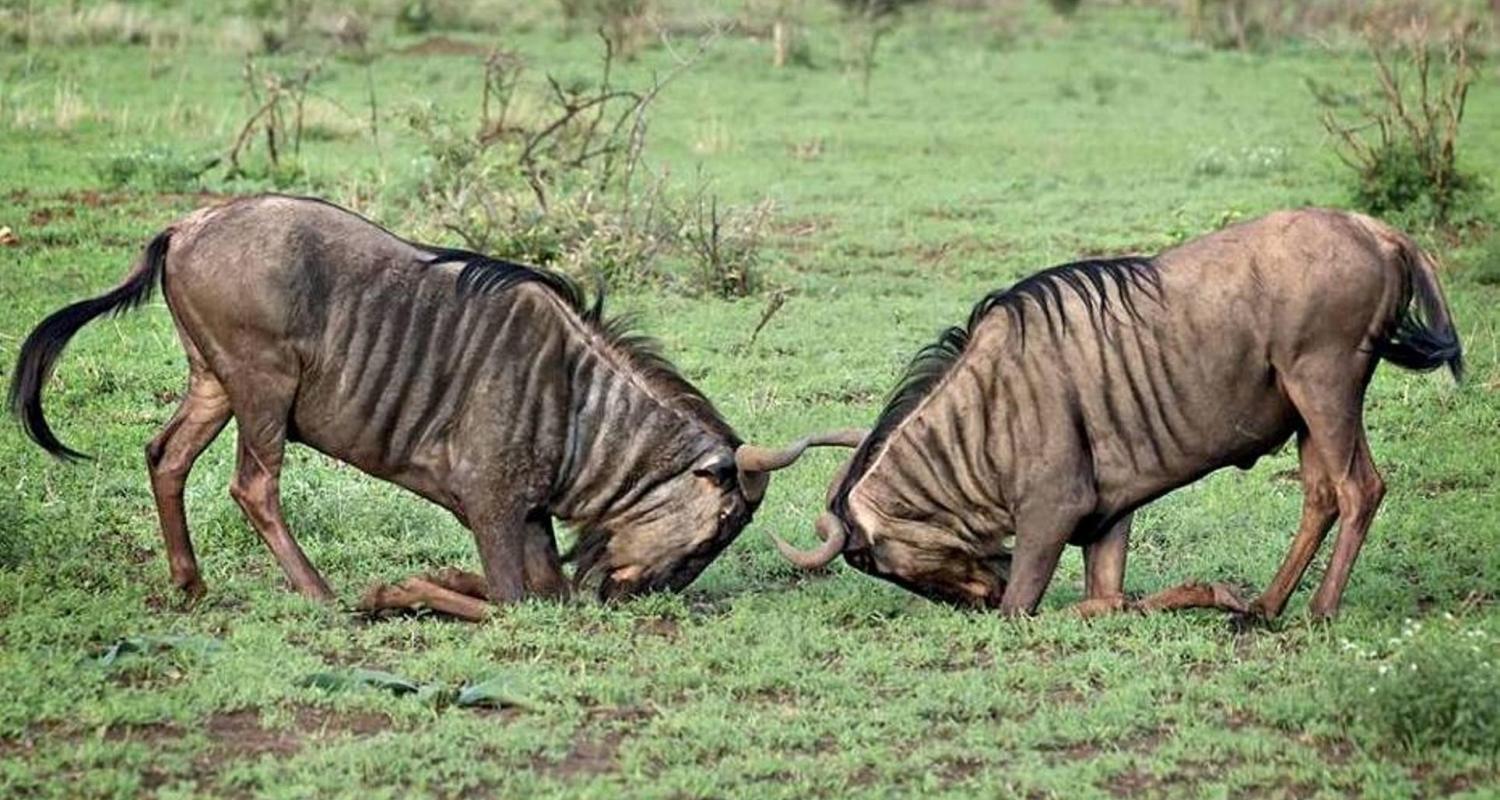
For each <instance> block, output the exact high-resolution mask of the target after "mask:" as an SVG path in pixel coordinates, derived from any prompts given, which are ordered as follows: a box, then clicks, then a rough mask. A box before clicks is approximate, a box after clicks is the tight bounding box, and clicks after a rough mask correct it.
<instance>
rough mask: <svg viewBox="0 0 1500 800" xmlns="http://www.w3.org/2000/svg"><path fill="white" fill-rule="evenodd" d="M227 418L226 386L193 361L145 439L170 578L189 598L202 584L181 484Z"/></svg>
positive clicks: (198, 594) (200, 591)
mask: <svg viewBox="0 0 1500 800" xmlns="http://www.w3.org/2000/svg"><path fill="white" fill-rule="evenodd" d="M190 363H192V362H191V357H190ZM228 420H229V396H228V395H226V394H225V393H224V387H223V386H222V385H221V384H220V383H219V380H218V378H216V377H214V375H213V373H211V372H209V371H208V369H207V368H206V367H204V366H201V364H193V365H192V371H191V373H190V374H189V376H188V389H187V395H186V396H185V397H183V398H182V402H181V404H179V405H178V406H177V411H176V412H175V413H173V414H172V418H171V419H170V420H168V421H167V424H166V425H165V426H164V427H163V428H162V429H161V432H160V433H158V434H157V435H156V437H155V438H153V439H152V440H151V442H150V443H149V444H147V445H146V469H147V470H148V471H149V472H150V474H151V494H152V496H153V497H154V498H155V499H156V514H157V517H158V519H159V520H160V522H161V533H162V539H163V540H164V541H165V543H166V548H167V565H168V568H169V569H170V570H171V574H172V583H173V584H174V585H176V586H177V588H178V589H181V590H182V591H183V592H184V593H185V594H186V595H187V596H188V597H189V598H197V597H199V596H201V595H202V594H203V591H204V587H203V580H202V578H201V577H199V574H198V559H197V558H196V557H195V556H194V555H193V542H192V539H191V538H190V537H189V536H188V527H187V515H186V513H185V512H184V510H183V499H182V493H183V487H184V486H186V484H187V477H188V473H189V471H191V470H192V468H193V462H194V461H196V460H197V459H198V456H199V455H200V454H202V453H203V450H204V448H206V447H208V445H209V443H210V442H212V441H213V440H214V437H216V436H218V435H219V431H222V430H223V429H224V424H225V423H226V422H228Z"/></svg>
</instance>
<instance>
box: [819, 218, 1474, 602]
mask: <svg viewBox="0 0 1500 800" xmlns="http://www.w3.org/2000/svg"><path fill="white" fill-rule="evenodd" d="M1002 312H1003V313H1002ZM936 348H937V349H938V350H937V353H936V355H934V351H933V350H931V349H930V350H929V351H927V352H926V354H925V355H924V358H925V359H926V361H923V360H922V359H919V361H918V362H917V365H916V366H915V367H914V374H915V377H914V378H913V379H911V381H912V383H913V384H914V385H915V387H916V389H915V390H914V391H913V390H908V391H907V392H905V393H904V395H901V396H898V397H897V399H896V400H895V401H894V402H893V404H892V407H891V408H890V409H888V411H887V413H886V414H884V415H883V416H882V418H881V420H880V421H879V423H878V424H877V426H876V428H875V432H874V433H873V434H872V435H871V436H870V437H869V438H868V439H867V440H866V442H865V443H864V445H863V446H862V447H861V448H860V450H859V451H857V452H856V454H855V456H854V458H853V459H852V460H851V463H850V465H849V469H848V472H847V475H845V476H844V477H842V478H841V479H840V480H839V481H837V482H836V485H835V486H834V487H833V489H832V491H831V500H830V503H829V509H830V512H829V513H830V515H831V517H832V519H831V520H830V522H833V523H835V524H833V526H832V527H833V528H834V529H835V533H836V534H837V536H842V537H847V542H846V543H845V544H844V545H843V546H842V548H841V549H842V552H843V555H844V556H845V558H846V560H847V561H848V562H849V563H850V564H852V565H853V566H855V567H856V568H858V569H861V570H863V571H866V572H869V573H870V574H873V575H876V576H879V577H883V578H886V579H889V580H892V581H894V582H896V583H898V584H900V585H902V586H906V587H908V588H910V589H912V590H914V591H917V592H920V593H922V594H924V595H926V596H928V597H932V598H934V599H940V600H946V601H951V602H956V603H960V604H964V605H977V606H990V607H998V608H1000V609H1001V610H1003V611H1005V612H1008V613H1030V612H1032V611H1034V610H1035V608H1036V605H1037V603H1038V601H1039V600H1040V599H1041V597H1042V594H1043V592H1044V591H1045V589H1046V587H1047V584H1048V583H1049V582H1050V580H1051V577H1052V573H1053V571H1054V570H1055V568H1056V564H1057V560H1058V557H1059V556H1060V554H1061V553H1062V550H1063V547H1064V546H1065V545H1067V544H1069V543H1072V544H1076V545H1080V546H1083V547H1084V548H1085V556H1086V563H1087V572H1088V595H1089V599H1090V601H1091V606H1090V608H1092V609H1094V610H1098V609H1103V608H1118V607H1123V606H1124V605H1125V604H1124V602H1123V597H1124V585H1123V584H1124V566H1125V547H1126V540H1127V538H1128V531H1129V519H1130V514H1131V512H1132V511H1134V510H1135V509H1136V508H1139V507H1140V506H1141V505H1143V504H1145V503H1148V502H1150V501H1151V500H1153V499H1155V498H1156V497H1159V496H1161V495H1162V494H1164V493H1166V492H1169V491H1171V490H1173V489H1175V488H1177V487H1180V486H1182V485H1184V484H1187V483H1191V482H1192V481H1195V480H1197V479H1198V478H1200V477H1202V476H1204V475H1206V474H1208V473H1209V472H1212V471H1214V470H1216V469H1219V468H1222V467H1225V466H1230V465H1236V466H1241V467H1248V466H1249V465H1251V464H1253V463H1254V461H1255V460H1256V459H1257V458H1258V457H1260V456H1261V455H1264V454H1265V453H1268V452H1270V451H1272V450H1274V449H1275V448H1277V447H1279V446H1280V445H1281V444H1282V443H1283V442H1284V441H1286V440H1287V439H1288V438H1289V437H1291V436H1293V435H1294V434H1295V435H1296V437H1297V440H1298V449H1299V453H1300V456H1301V462H1302V477H1303V484H1304V487H1305V490H1306V501H1305V506H1304V508H1305V510H1304V514H1303V521H1302V526H1301V528H1300V529H1299V532H1298V534H1297V536H1296V538H1295V540H1294V541H1293V544H1292V550H1291V552H1290V553H1289V554H1288V556H1287V559H1286V563H1285V564H1283V565H1282V568H1281V570H1280V571H1278V573H1277V575H1276V578H1275V579H1274V580H1273V581H1272V583H1271V586H1270V587H1269V588H1268V589H1267V590H1266V592H1265V593H1264V594H1263V595H1262V596H1261V598H1260V599H1259V600H1258V601H1256V603H1255V604H1254V606H1253V607H1254V610H1256V611H1257V612H1259V613H1261V614H1263V615H1265V616H1275V615H1276V614H1278V613H1280V612H1281V610H1282V608H1283V607H1284V605H1285V603H1286V600H1287V597H1288V595H1289V594H1290V593H1291V591H1292V589H1293V588H1294V587H1295V585H1296V584H1297V582H1298V581H1299V580H1300V579H1301V576H1302V574H1303V572H1304V570H1306V569H1307V566H1308V563H1309V562H1310V561H1311V559H1312V556H1313V554H1314V553H1315V552H1316V551H1317V549H1318V546H1319V545H1320V544H1321V542H1322V539H1323V537H1324V535H1325V534H1326V532H1327V531H1328V529H1329V527H1330V526H1331V525H1332V523H1333V522H1334V521H1335V520H1336V519H1341V520H1342V521H1343V523H1342V527H1341V531H1340V533H1339V536H1338V540H1337V543H1336V545H1335V548H1334V554H1333V558H1332V560H1331V562H1330V566H1329V569H1328V572H1327V574H1326V575H1325V576H1324V578H1323V582H1322V585H1321V586H1320V587H1319V589H1318V591H1317V593H1316V595H1315V596H1314V598H1313V601H1312V609H1313V611H1314V612H1315V613H1316V614H1319V615H1331V614H1333V613H1334V612H1335V611H1336V610H1337V607H1338V603H1339V599H1340V597H1341V595H1342V593H1343V590H1344V586H1345V584H1346V582H1347V580H1348V576H1349V571H1350V569H1351V567H1352V565H1353V562H1354V559H1355V556H1356V555H1357V554H1358V551H1359V547H1360V544H1361V543H1362V542H1363V540H1364V537H1365V533H1366V531H1367V529H1368V527H1369V524H1370V520H1371V518H1372V517H1373V515H1374V513H1375V509H1376V507H1377V506H1378V504H1379V502H1380V499H1381V497H1382V495H1383V494H1384V484H1383V482H1382V481H1381V479H1380V476H1379V474H1378V473H1377V472H1376V470H1375V466H1374V464H1373V462H1372V461H1371V459H1370V451H1369V447H1368V445H1367V444H1366V441H1365V434H1364V427H1363V423H1362V420H1361V415H1362V405H1363V399H1364V393H1365V388H1366V386H1367V385H1368V383H1369V381H1370V377H1371V375H1372V374H1373V371H1374V369H1375V365H1376V363H1377V360H1378V359H1379V358H1381V357H1385V358H1386V359H1388V360H1392V361H1394V362H1396V363H1398V364H1401V365H1403V366H1408V367H1413V368H1419V369H1426V368H1432V367H1436V366H1439V365H1441V364H1447V365H1448V366H1449V367H1450V368H1451V369H1453V370H1454V372H1455V375H1457V374H1458V372H1459V369H1460V367H1461V354H1460V349H1459V345H1458V340H1457V337H1456V335H1455V334H1454V333H1453V328H1452V324H1451V320H1450V319H1449V314H1448V310H1447V306H1446V303H1445V302H1444V300H1443V298H1442V294H1441V290H1440V289H1439V288H1438V285H1437V281H1436V276H1435V274H1434V271H1433V267H1432V263H1431V261H1430V260H1429V259H1428V258H1427V257H1426V256H1425V255H1423V254H1422V253H1421V252H1420V251H1419V250H1418V249H1417V248H1416V247H1415V245H1413V244H1412V242H1411V241H1410V240H1409V239H1407V238H1406V237H1405V236H1403V235H1401V234H1400V233H1397V232H1396V231H1394V230H1392V229H1390V228H1388V227H1386V226H1385V225H1383V224H1381V223H1379V222H1377V221H1375V220H1373V219H1370V218H1368V217H1364V216H1361V215H1357V214H1348V213H1343V212H1337V211H1324V210H1305V211H1292V212H1281V213H1276V214H1272V215H1270V216H1268V217H1265V218H1263V219H1259V220H1255V221H1252V222H1248V223H1244V224H1240V225H1236V226H1233V227H1230V228H1227V229H1224V230H1222V231H1219V232H1217V233H1213V234H1210V235H1208V236H1204V237H1202V238H1200V239H1196V240H1193V241H1190V242H1188V243H1186V244H1184V245H1182V246H1180V247H1177V248H1175V249H1173V250H1170V251H1167V252H1166V253H1163V254H1161V255H1160V256H1158V257H1157V258H1155V259H1153V260H1151V261H1149V262H1145V261H1140V262H1137V261H1122V262H1091V263H1086V264H1080V265H1073V266H1070V267H1061V268H1058V269H1056V270H1051V271H1049V272H1048V273H1043V274H1042V275H1040V276H1038V277H1037V278H1033V279H1031V280H1029V281H1024V282H1022V283H1021V284H1018V285H1017V286H1016V287H1014V288H1013V289H1011V290H1009V291H1007V292H1001V293H997V294H996V295H992V296H991V297H990V298H987V299H986V302H985V303H982V304H981V305H980V306H979V307H978V308H976V312H975V315H974V316H973V317H972V318H971V322H970V325H969V326H968V328H967V330H964V329H955V331H953V332H950V333H949V334H947V335H945V339H944V341H943V342H940V343H939V345H937V346H936ZM934 363H935V364H936V366H934ZM825 527H826V526H825ZM1012 536H1013V537H1014V546H1013V547H1010V546H1007V544H1006V541H1007V539H1008V538H1010V537H1012ZM836 540H837V538H836V537H832V538H830V539H829V541H830V542H834V541H836ZM1223 588H1224V587H1196V588H1195V587H1194V586H1192V585H1190V586H1189V587H1184V588H1183V589H1180V590H1176V591H1174V592H1173V593H1172V594H1170V595H1169V596H1167V597H1165V598H1163V599H1161V601H1160V602H1159V603H1147V604H1146V606H1145V607H1148V608H1160V607H1180V606H1187V605H1204V604H1210V605H1217V606H1219V607H1223V608H1235V607H1236V606H1237V604H1238V601H1237V600H1236V599H1234V598H1233V597H1232V594H1231V593H1226V592H1225V591H1220V590H1221V589H1223Z"/></svg>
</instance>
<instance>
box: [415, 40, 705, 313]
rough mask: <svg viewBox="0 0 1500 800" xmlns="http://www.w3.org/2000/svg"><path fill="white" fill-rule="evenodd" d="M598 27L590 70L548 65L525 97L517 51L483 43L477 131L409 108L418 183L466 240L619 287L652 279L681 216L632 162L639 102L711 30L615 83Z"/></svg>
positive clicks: (665, 191)
mask: <svg viewBox="0 0 1500 800" xmlns="http://www.w3.org/2000/svg"><path fill="white" fill-rule="evenodd" d="M601 38H602V39H603V42H604V56H603V60H602V62H601V66H600V74H599V77H598V79H597V80H595V81H589V82H573V83H564V82H562V81H560V80H558V79H557V78H555V77H553V76H550V75H549V76H546V78H545V87H546V88H545V93H544V94H543V95H541V97H540V98H539V99H536V98H531V97H526V96H523V95H525V93H524V92H523V91H522V87H523V84H522V81H521V76H522V73H523V70H524V68H525V66H524V64H523V63H522V62H521V60H520V59H519V58H517V57H515V56H513V55H510V54H504V53H498V52H497V53H495V54H493V55H492V56H491V57H490V58H489V59H487V60H486V62H485V67H484V78H483V80H484V87H483V89H482V91H481V100H480V109H479V117H480V124H479V129H478V134H477V135H475V133H473V130H474V129H473V128H469V127H468V126H467V125H463V124H462V123H459V122H456V121H455V120H454V119H452V118H451V117H445V116H443V115H441V114H438V113H436V112H433V111H431V110H430V109H428V110H419V111H418V112H416V113H414V114H413V115H412V118H411V124H412V127H413V129H414V130H415V131H416V132H417V134H418V136H419V138H420V139H421V140H422V141H423V143H424V145H425V148H426V151H427V154H428V159H429V162H430V163H429V165H428V169H427V173H426V177H425V178H424V179H423V182H422V186H421V189H420V194H421V197H422V199H423V201H424V203H425V204H426V205H428V206H430V207H431V208H432V209H435V211H436V214H437V218H438V220H439V224H441V226H442V227H443V228H445V229H446V230H448V231H449V232H451V233H453V234H454V235H457V236H458V237H459V238H461V239H462V240H463V241H464V243H465V245H466V246H468V247H470V248H472V249H475V250H481V251H484V252H489V253H495V254H497V255H500V256H505V257H509V258H515V259H518V260H522V261H527V262H529V263H535V264H541V265H544V266H550V267H553V268H557V269H561V270H563V271H566V272H570V273H573V274H574V275H577V276H586V275H589V274H591V273H592V274H598V275H601V276H602V277H603V278H604V280H605V281H606V282H607V283H610V284H613V285H617V286H618V285H628V284H637V283H641V282H645V281H655V280H657V279H659V278H660V277H661V276H660V274H659V271H658V270H657V267H656V262H657V258H658V256H659V255H660V254H662V253H663V252H664V251H666V250H669V249H674V248H678V247H680V246H681V244H682V242H683V240H684V234H683V230H684V227H685V226H684V225H683V224H681V221H680V212H679V211H678V210H676V208H675V204H674V202H673V200H672V197H671V192H670V187H669V185H668V179H667V177H666V176H665V175H652V174H650V173H649V172H648V171H647V170H646V169H645V167H644V165H643V163H642V153H643V151H644V148H645V145H646V135H647V127H648V122H649V116H650V115H649V110H650V108H651V106H652V104H653V103H654V102H655V100H656V98H657V96H658V95H659V94H660V92H661V91H662V90H663V89H664V88H665V87H666V86H667V85H668V84H669V83H670V82H671V81H672V80H673V79H674V78H675V77H676V76H677V75H679V74H680V73H681V72H682V71H684V70H686V69H688V68H689V67H690V66H691V65H692V64H693V63H694V62H696V60H697V59H698V57H699V56H701V54H702V53H703V52H704V50H705V49H706V48H707V47H708V46H709V45H710V43H711V42H712V41H713V37H708V38H705V39H704V40H702V41H700V43H699V48H698V50H697V51H696V52H695V53H694V54H692V55H689V56H686V57H683V58H681V59H680V61H679V63H678V65H677V66H676V68H675V69H673V70H672V71H671V72H669V73H667V74H665V75H661V76H656V77H654V78H653V79H652V81H651V83H650V84H649V85H648V86H647V87H645V88H643V89H634V88H629V87H626V86H623V85H621V84H619V83H618V82H617V79H616V76H615V71H614V61H615V58H616V54H617V53H616V50H615V47H614V44H613V41H612V40H611V39H610V38H609V37H608V36H607V35H602V36H601ZM528 100H533V101H534V102H533V103H530V104H529V103H528V102H527V101H528ZM722 235H723V231H722V229H721V230H720V236H721V237H722ZM720 245H721V246H722V245H723V241H722V238H721V240H720ZM724 252H725V253H726V255H727V250H726V251H724Z"/></svg>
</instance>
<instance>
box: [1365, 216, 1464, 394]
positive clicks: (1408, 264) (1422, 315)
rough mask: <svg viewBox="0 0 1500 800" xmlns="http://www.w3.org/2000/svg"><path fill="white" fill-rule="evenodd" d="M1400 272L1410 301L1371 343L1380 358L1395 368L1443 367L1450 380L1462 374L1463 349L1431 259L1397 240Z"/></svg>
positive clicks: (1419, 250) (1412, 246) (1409, 244)
mask: <svg viewBox="0 0 1500 800" xmlns="http://www.w3.org/2000/svg"><path fill="white" fill-rule="evenodd" d="M1401 258H1402V261H1403V262H1404V263H1403V264H1402V267H1403V271H1404V272H1405V273H1406V280H1407V282H1408V284H1407V285H1408V287H1409V293H1408V294H1409V297H1410V301H1409V302H1407V303H1406V305H1405V306H1403V307H1402V308H1401V310H1400V311H1399V312H1398V313H1397V315H1396V318H1395V319H1394V320H1393V321H1392V323H1391V327H1390V329H1389V332H1388V333H1387V334H1386V336H1384V337H1382V338H1381V339H1379V340H1378V341H1376V343H1375V352H1376V353H1378V354H1379V355H1380V357H1381V358H1383V359H1385V360H1386V361H1389V362H1391V363H1392V364H1395V365H1397V366H1399V367H1405V368H1407V369H1415V370H1423V371H1426V370H1433V369H1437V368H1438V367H1441V366H1444V365H1447V367H1448V370H1449V371H1450V372H1452V373H1453V379H1454V380H1461V379H1462V378H1463V374H1464V348H1463V345H1462V344H1461V343H1460V342H1459V341H1458V331H1456V330H1454V328H1453V314H1452V312H1451V311H1450V310H1449V308H1448V301H1447V300H1446V299H1445V298H1444V297H1443V288H1442V286H1440V285H1439V284H1438V278H1437V266H1436V265H1435V264H1434V263H1433V261H1432V258H1431V257H1429V256H1428V255H1427V254H1426V253H1424V252H1422V250H1421V248H1419V247H1417V245H1416V244H1415V243H1414V242H1412V241H1411V240H1410V239H1407V238H1406V237H1404V236H1403V237H1401Z"/></svg>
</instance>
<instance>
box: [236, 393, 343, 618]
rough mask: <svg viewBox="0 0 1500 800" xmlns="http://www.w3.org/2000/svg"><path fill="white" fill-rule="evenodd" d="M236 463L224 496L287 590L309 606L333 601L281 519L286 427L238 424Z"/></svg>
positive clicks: (326, 585) (249, 421) (242, 421)
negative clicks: (234, 506) (240, 513)
mask: <svg viewBox="0 0 1500 800" xmlns="http://www.w3.org/2000/svg"><path fill="white" fill-rule="evenodd" d="M239 423H240V445H239V461H238V463H237V464H236V465H235V471H234V481H233V482H232V483H230V485H229V494H230V495H231V496H232V497H234V500H235V502H236V503H238V504H239V506H240V509H241V510H243V511H244V512H245V516H246V517H247V518H248V519H249V520H250V524H251V526H253V527H254V528H255V532H256V533H259V534H260V538H261V539H264V540H265V543H266V546H267V547H269V548H271V554H272V555H274V556H275V557H276V562H277V563H278V564H280V565H281V569H282V571H283V572H285V573H286V577H287V580H288V581H290V582H291V584H292V588H294V589H296V590H297V591H298V592H300V593H301V594H303V595H304V596H306V597H310V598H312V599H314V600H323V601H332V600H333V599H334V598H333V592H332V591H331V590H329V588H328V584H327V583H325V582H324V581H323V576H322V575H319V574H318V570H317V569H316V568H314V567H313V565H312V562H311V561H308V560H307V556H306V555H305V554H303V552H302V548H301V547H300V546H298V544H297V540H296V539H293V538H292V533H291V531H290V530H289V529H288V528H287V525H286V519H285V518H283V517H282V515H281V462H282V457H283V455H284V453H285V449H286V423H285V422H284V421H282V422H277V423H274V424H271V425H256V424H254V422H253V421H252V420H246V419H243V418H241V419H240V420H239Z"/></svg>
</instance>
